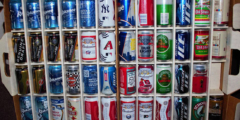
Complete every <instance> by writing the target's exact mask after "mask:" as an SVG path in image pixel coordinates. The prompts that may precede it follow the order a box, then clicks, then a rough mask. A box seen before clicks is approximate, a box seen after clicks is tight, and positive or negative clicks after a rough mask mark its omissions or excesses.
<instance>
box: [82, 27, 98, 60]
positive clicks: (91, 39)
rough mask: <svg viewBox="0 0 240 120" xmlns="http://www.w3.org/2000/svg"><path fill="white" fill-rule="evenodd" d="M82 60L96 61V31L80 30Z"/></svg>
mask: <svg viewBox="0 0 240 120" xmlns="http://www.w3.org/2000/svg"><path fill="white" fill-rule="evenodd" d="M81 45H82V60H83V61H96V60H97V44H96V32H82V36H81Z"/></svg>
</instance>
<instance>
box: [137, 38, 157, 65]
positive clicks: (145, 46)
mask: <svg viewBox="0 0 240 120" xmlns="http://www.w3.org/2000/svg"><path fill="white" fill-rule="evenodd" d="M153 52H154V43H153V34H138V58H139V59H143V60H150V59H153V56H154V54H153Z"/></svg>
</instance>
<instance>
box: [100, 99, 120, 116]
mask: <svg viewBox="0 0 240 120" xmlns="http://www.w3.org/2000/svg"><path fill="white" fill-rule="evenodd" d="M101 100H102V120H117V99H116V97H102V98H101Z"/></svg>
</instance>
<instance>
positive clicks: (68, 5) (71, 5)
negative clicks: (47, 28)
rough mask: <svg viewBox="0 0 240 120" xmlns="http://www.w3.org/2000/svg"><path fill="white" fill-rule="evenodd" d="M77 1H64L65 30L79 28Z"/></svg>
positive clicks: (63, 22)
mask: <svg viewBox="0 0 240 120" xmlns="http://www.w3.org/2000/svg"><path fill="white" fill-rule="evenodd" d="M76 12H77V11H76V0H63V2H62V25H63V27H64V28H74V27H77V17H76V16H77V14H76Z"/></svg>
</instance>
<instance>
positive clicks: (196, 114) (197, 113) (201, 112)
mask: <svg viewBox="0 0 240 120" xmlns="http://www.w3.org/2000/svg"><path fill="white" fill-rule="evenodd" d="M206 104H207V102H206V97H204V96H193V97H192V117H191V120H204V119H205V111H206V110H205V109H206V108H205V107H206Z"/></svg>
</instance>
